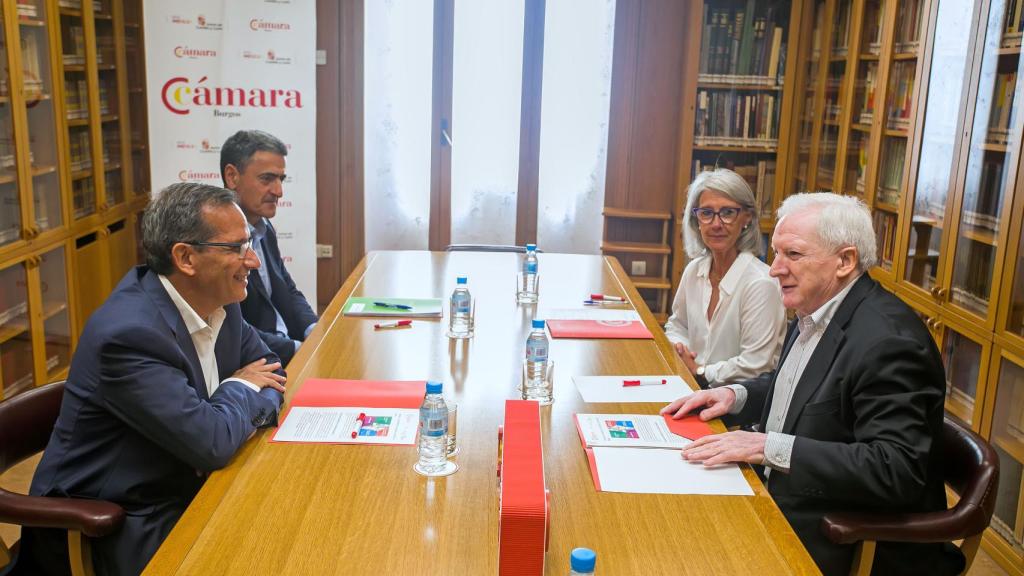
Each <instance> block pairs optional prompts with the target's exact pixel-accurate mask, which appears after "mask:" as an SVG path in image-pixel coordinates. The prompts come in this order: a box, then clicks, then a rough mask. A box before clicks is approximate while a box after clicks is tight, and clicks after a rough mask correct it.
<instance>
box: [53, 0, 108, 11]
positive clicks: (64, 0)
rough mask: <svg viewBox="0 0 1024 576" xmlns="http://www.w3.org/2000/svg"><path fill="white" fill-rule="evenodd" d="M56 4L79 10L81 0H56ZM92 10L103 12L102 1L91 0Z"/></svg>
mask: <svg viewBox="0 0 1024 576" xmlns="http://www.w3.org/2000/svg"><path fill="white" fill-rule="evenodd" d="M57 6H60V7H61V8H68V9H70V10H81V9H82V0H57ZM92 11H93V12H103V2H102V1H101V0H92Z"/></svg>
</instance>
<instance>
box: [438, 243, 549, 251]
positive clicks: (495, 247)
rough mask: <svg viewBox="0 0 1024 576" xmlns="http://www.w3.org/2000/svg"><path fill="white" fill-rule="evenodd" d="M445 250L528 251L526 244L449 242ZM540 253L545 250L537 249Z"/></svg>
mask: <svg viewBox="0 0 1024 576" xmlns="http://www.w3.org/2000/svg"><path fill="white" fill-rule="evenodd" d="M444 251H445V252H519V253H523V252H526V246H512V245H509V244H449V245H448V247H447V248H445V249H444ZM537 252H538V253H541V252H544V251H543V250H537Z"/></svg>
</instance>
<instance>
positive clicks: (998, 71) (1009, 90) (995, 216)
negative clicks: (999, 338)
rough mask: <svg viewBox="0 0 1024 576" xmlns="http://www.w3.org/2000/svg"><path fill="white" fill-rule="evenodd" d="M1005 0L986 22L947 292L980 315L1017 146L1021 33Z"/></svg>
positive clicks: (985, 304) (995, 6) (983, 311)
mask: <svg viewBox="0 0 1024 576" xmlns="http://www.w3.org/2000/svg"><path fill="white" fill-rule="evenodd" d="M1007 4H1008V3H1007V1H1006V0H994V1H993V2H992V4H991V8H990V10H989V14H988V21H987V22H986V29H985V37H984V48H983V54H982V60H981V71H980V74H979V78H978V94H977V101H976V104H975V108H974V117H973V126H972V130H971V140H970V148H969V149H968V156H967V165H966V170H965V172H964V190H963V208H962V211H961V213H960V222H959V226H958V229H957V234H956V236H955V241H956V254H955V258H954V260H953V261H952V264H953V270H952V279H951V282H950V294H949V299H950V300H951V301H952V302H953V303H954V304H956V305H957V306H958V307H959V308H961V309H963V310H966V311H968V312H971V313H973V314H976V315H978V316H981V317H982V318H984V317H986V316H988V310H989V299H990V297H991V293H992V279H993V272H994V270H995V266H996V253H997V248H998V247H999V244H1000V241H1001V238H1002V237H1003V236H1005V232H1004V233H1003V234H1000V217H1001V215H1002V210H1003V203H1004V198H1005V197H1006V196H1007V195H1006V193H1005V191H1006V187H1007V182H1008V181H1010V182H1012V178H1011V177H1012V173H1013V172H1014V164H1013V162H1014V161H1015V160H1016V158H1017V155H1016V153H1014V150H1016V149H1017V148H1019V147H1020V128H1019V126H1020V122H1019V121H1017V120H1016V118H1017V116H1018V114H1017V111H1016V108H1017V101H1018V99H1019V90H1020V88H1019V82H1018V81H1017V77H1018V73H1019V68H1020V64H1021V58H1020V43H1021V38H1020V33H1014V32H1013V30H1014V29H1015V28H1013V22H1012V20H1013V18H1012V17H1011V18H1009V19H1007V18H1006V17H1005V15H1006V14H1005V13H1006V9H1007Z"/></svg>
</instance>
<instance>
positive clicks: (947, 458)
mask: <svg viewBox="0 0 1024 576" xmlns="http://www.w3.org/2000/svg"><path fill="white" fill-rule="evenodd" d="M942 441H943V455H944V458H943V465H944V467H945V470H944V473H943V474H944V476H945V480H946V483H947V484H949V486H950V487H951V488H952V489H953V490H954V491H955V492H956V493H957V494H959V495H960V501H959V502H957V504H956V506H954V507H953V508H952V510H951V512H953V514H954V515H955V516H956V517H957V520H956V522H955V523H956V524H958V525H960V526H962V527H963V536H964V537H965V536H972V535H975V534H980V533H982V532H983V531H984V530H985V528H987V527H988V524H989V522H990V521H991V520H992V512H993V510H995V506H996V491H997V490H996V489H997V488H998V486H999V456H998V455H997V454H996V451H995V450H993V449H992V446H990V445H989V443H988V442H986V441H985V440H984V439H983V438H981V437H980V436H978V435H977V434H975V433H974V432H973V431H971V430H970V429H969V428H967V427H965V426H963V425H962V424H960V423H959V422H957V421H955V420H952V419H949V418H946V419H945V421H944V422H943V426H942Z"/></svg>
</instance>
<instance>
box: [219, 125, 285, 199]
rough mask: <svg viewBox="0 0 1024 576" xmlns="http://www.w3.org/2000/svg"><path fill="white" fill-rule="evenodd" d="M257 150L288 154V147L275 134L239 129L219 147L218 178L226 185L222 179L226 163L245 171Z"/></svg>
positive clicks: (282, 154)
mask: <svg viewBox="0 0 1024 576" xmlns="http://www.w3.org/2000/svg"><path fill="white" fill-rule="evenodd" d="M257 152H273V153H274V154H279V155H281V156H287V155H288V147H287V146H285V145H284V142H281V140H279V139H278V138H277V137H276V136H274V135H272V134H268V133H266V132H264V131H262V130H239V131H238V132H235V133H234V134H232V135H231V137H230V138H228V139H227V140H225V141H224V145H223V146H221V147H220V179H221V181H223V182H224V185H225V186H227V185H228V183H227V180H225V179H224V171H225V170H226V169H227V167H228V164H231V165H233V166H234V167H235V168H237V169H238V171H239V172H245V167H246V166H248V165H249V162H250V161H251V160H252V156H253V154H255V153H257Z"/></svg>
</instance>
